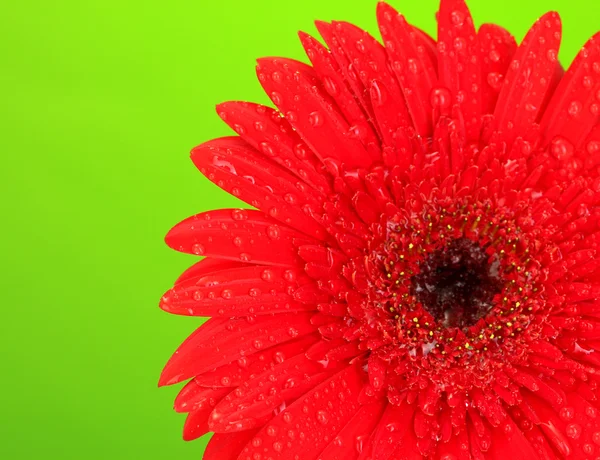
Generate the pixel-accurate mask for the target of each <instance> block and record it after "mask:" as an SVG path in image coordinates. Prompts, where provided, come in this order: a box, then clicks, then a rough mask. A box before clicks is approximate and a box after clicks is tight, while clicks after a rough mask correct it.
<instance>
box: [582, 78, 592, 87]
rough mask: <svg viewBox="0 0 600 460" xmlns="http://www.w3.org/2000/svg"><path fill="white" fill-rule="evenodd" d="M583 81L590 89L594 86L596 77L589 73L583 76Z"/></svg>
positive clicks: (584, 85)
mask: <svg viewBox="0 0 600 460" xmlns="http://www.w3.org/2000/svg"><path fill="white" fill-rule="evenodd" d="M582 83H583V87H584V88H586V89H590V88H591V87H592V86H594V79H593V78H592V77H590V76H589V75H586V76H585V77H583V80H582Z"/></svg>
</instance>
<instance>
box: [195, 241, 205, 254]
mask: <svg viewBox="0 0 600 460" xmlns="http://www.w3.org/2000/svg"><path fill="white" fill-rule="evenodd" d="M205 251H206V249H205V248H204V246H203V245H201V244H200V243H196V244H194V245H193V246H192V252H193V253H194V254H196V255H198V256H201V255H204V252H205Z"/></svg>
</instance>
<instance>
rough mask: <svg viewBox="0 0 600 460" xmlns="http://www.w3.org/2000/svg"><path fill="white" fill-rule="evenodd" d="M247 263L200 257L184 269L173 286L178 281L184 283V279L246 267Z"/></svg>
mask: <svg viewBox="0 0 600 460" xmlns="http://www.w3.org/2000/svg"><path fill="white" fill-rule="evenodd" d="M247 266H248V264H245V263H242V262H237V261H232V260H222V259H213V258H211V257H207V258H204V259H202V260H201V261H200V262H196V263H195V264H194V265H192V266H191V267H190V268H188V269H187V270H186V271H184V272H183V273H182V274H181V275H180V276H179V278H177V280H176V281H175V283H174V284H175V286H177V285H178V284H180V283H185V282H186V281H188V280H190V279H194V278H200V277H201V276H205V275H210V274H211V273H215V272H219V271H222V270H228V269H231V268H240V267H247Z"/></svg>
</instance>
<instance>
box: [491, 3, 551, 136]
mask: <svg viewBox="0 0 600 460" xmlns="http://www.w3.org/2000/svg"><path fill="white" fill-rule="evenodd" d="M560 37H561V23H560V17H559V16H558V14H557V13H554V12H551V13H547V14H545V15H544V16H542V17H541V18H540V19H539V20H538V21H537V22H536V23H535V24H534V25H533V27H532V28H531V30H530V31H529V32H528V33H527V35H526V37H525V38H524V40H523V43H521V46H519V48H518V49H517V52H516V54H515V57H514V60H513V61H512V63H511V65H510V67H509V69H508V72H507V73H506V78H505V79H504V83H503V86H502V89H501V91H500V95H499V96H498V102H497V105H496V110H495V112H494V116H495V118H496V122H497V124H498V128H499V129H500V130H501V131H502V132H503V133H505V135H506V136H507V137H508V140H510V141H512V140H514V139H515V138H516V137H517V136H519V135H524V134H525V133H526V132H527V130H528V129H529V128H530V126H531V124H532V123H533V122H535V121H536V119H537V118H538V116H539V114H540V110H541V108H542V105H543V102H544V99H545V97H546V93H547V92H548V90H549V89H550V88H551V85H552V83H553V76H554V74H555V72H556V67H557V66H558V65H559V64H558V62H557V60H556V56H557V53H558V48H559V46H560Z"/></svg>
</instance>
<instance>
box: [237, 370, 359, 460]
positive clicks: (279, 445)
mask: <svg viewBox="0 0 600 460" xmlns="http://www.w3.org/2000/svg"><path fill="white" fill-rule="evenodd" d="M363 375H364V372H363V371H362V370H361V369H360V367H359V366H349V367H347V368H346V369H344V370H343V371H341V372H339V373H338V374H336V375H335V376H333V377H331V378H330V379H329V380H326V381H325V382H323V383H321V384H320V385H319V386H317V387H316V388H315V389H314V390H312V391H311V392H310V393H308V394H306V395H304V396H303V397H302V398H300V399H299V400H297V401H296V402H294V403H293V404H292V405H291V406H289V407H288V408H287V409H286V410H284V411H283V412H282V413H280V414H279V415H277V416H276V417H275V418H274V419H273V420H272V421H271V422H269V423H268V424H267V425H266V426H265V427H264V428H263V429H262V430H261V431H260V432H259V433H258V434H257V435H256V436H255V437H254V439H253V440H252V441H251V442H250V443H248V445H247V446H246V448H245V449H244V450H243V451H242V453H241V454H240V456H239V460H253V459H254V458H256V457H254V455H255V454H261V455H262V458H268V457H272V458H281V459H283V458H290V459H293V458H301V459H302V460H311V459H315V458H317V457H318V455H319V453H320V452H321V451H322V450H323V449H324V448H325V447H326V446H327V444H329V442H330V441H331V440H332V439H333V438H334V437H335V436H336V435H337V434H338V433H339V432H340V430H341V429H342V428H343V427H344V426H345V425H346V424H347V423H348V422H349V421H350V420H351V418H352V417H353V416H354V415H355V414H356V412H357V411H358V403H357V401H356V400H357V398H358V394H359V392H360V389H361V388H362V385H363ZM290 430H292V431H293V433H292V435H293V437H290V433H289V431H290ZM272 433H274V437H273V436H271V434H272ZM300 433H303V435H301V434H300Z"/></svg>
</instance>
